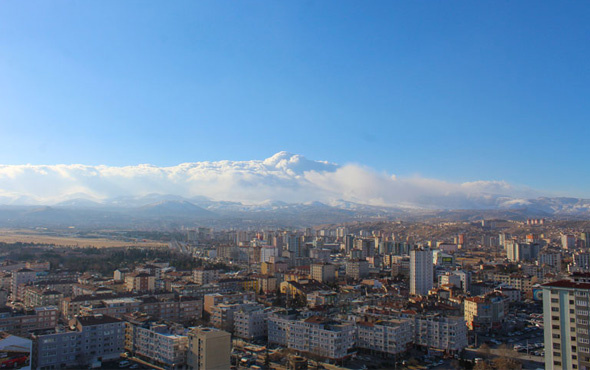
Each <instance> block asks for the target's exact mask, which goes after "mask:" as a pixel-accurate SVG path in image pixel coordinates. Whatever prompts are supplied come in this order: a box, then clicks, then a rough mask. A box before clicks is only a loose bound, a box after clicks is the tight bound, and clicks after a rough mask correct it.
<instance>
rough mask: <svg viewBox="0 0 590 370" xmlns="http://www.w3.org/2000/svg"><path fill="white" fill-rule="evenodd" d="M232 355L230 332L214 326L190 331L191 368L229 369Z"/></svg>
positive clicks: (203, 369) (208, 369)
mask: <svg viewBox="0 0 590 370" xmlns="http://www.w3.org/2000/svg"><path fill="white" fill-rule="evenodd" d="M230 356H231V334H230V333H228V332H226V331H223V330H218V329H213V328H195V329H193V330H191V331H190V332H189V333H188V354H187V365H188V369H189V370H227V369H229V368H230V367H231V364H230Z"/></svg>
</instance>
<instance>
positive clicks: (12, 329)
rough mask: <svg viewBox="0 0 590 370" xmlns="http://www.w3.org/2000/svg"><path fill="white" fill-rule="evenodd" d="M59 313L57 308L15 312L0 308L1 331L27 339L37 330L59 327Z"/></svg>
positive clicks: (39, 308) (36, 308)
mask: <svg viewBox="0 0 590 370" xmlns="http://www.w3.org/2000/svg"><path fill="white" fill-rule="evenodd" d="M58 316H59V311H58V309H57V307H55V306H47V307H35V308H32V309H26V310H15V309H11V308H9V307H2V308H0V331H5V332H8V333H10V334H12V335H18V336H21V337H26V336H28V335H29V333H31V332H33V331H36V330H44V329H53V328H55V326H56V325H57V319H58Z"/></svg>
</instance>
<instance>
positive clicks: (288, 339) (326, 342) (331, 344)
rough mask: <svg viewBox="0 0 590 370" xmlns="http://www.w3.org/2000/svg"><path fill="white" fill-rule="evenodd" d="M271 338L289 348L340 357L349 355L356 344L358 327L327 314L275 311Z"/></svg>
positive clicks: (269, 331) (326, 356) (269, 327)
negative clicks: (300, 315)
mask: <svg viewBox="0 0 590 370" xmlns="http://www.w3.org/2000/svg"><path fill="white" fill-rule="evenodd" d="M268 323H269V324H268V341H269V343H276V344H280V345H283V346H286V347H288V348H289V349H292V350H295V351H300V352H304V353H305V352H307V353H311V354H313V355H316V356H320V357H323V358H326V359H331V360H338V359H343V358H345V357H347V356H348V355H349V353H350V352H349V351H350V349H352V348H353V347H354V344H355V334H356V328H355V326H354V325H353V324H351V323H342V322H338V321H335V320H331V319H328V318H324V317H319V316H312V317H309V318H307V319H298V318H294V317H292V316H291V315H281V314H279V315H277V314H271V315H269V318H268Z"/></svg>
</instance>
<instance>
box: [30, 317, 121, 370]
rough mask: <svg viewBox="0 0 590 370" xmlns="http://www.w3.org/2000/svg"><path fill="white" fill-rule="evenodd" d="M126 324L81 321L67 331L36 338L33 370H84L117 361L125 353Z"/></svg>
mask: <svg viewBox="0 0 590 370" xmlns="http://www.w3.org/2000/svg"><path fill="white" fill-rule="evenodd" d="M124 339H125V333H124V323H123V321H121V320H119V319H116V318H114V317H110V316H103V315H98V316H87V317H78V318H75V319H73V320H71V321H70V324H69V326H68V327H67V328H57V329H56V330H55V332H54V333H50V334H42V335H33V363H32V368H33V369H44V370H45V369H61V368H64V367H75V368H84V367H87V366H89V365H91V364H96V363H97V362H101V361H110V360H116V359H118V358H119V356H120V355H121V353H122V352H123V344H124Z"/></svg>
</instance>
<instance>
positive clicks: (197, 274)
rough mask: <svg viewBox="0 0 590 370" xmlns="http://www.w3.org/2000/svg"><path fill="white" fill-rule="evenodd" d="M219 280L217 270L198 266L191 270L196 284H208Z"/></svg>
mask: <svg viewBox="0 0 590 370" xmlns="http://www.w3.org/2000/svg"><path fill="white" fill-rule="evenodd" d="M217 280H219V270H215V269H211V268H206V267H200V268H196V269H194V270H193V282H194V283H195V284H197V285H205V284H210V283H213V282H215V281H217Z"/></svg>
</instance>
